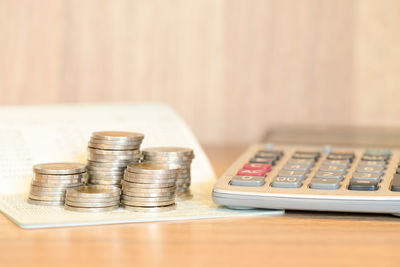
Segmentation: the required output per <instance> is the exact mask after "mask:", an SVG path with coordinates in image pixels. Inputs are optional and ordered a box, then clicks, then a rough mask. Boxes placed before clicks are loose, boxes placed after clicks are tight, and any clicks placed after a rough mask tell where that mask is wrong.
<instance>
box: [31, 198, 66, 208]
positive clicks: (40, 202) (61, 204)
mask: <svg viewBox="0 0 400 267" xmlns="http://www.w3.org/2000/svg"><path fill="white" fill-rule="evenodd" d="M27 202H28V203H29V204H33V205H40V206H63V205H64V201H60V202H53V201H42V200H35V199H30V198H28V199H27Z"/></svg>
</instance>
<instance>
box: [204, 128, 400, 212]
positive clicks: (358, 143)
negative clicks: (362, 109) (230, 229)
mask: <svg viewBox="0 0 400 267" xmlns="http://www.w3.org/2000/svg"><path fill="white" fill-rule="evenodd" d="M399 164H400V131H387V130H382V129H378V130H376V129H372V130H371V129H363V128H361V129H360V128H355V129H354V128H351V129H349V128H344V129H341V130H338V129H337V128H335V129H329V128H328V129H314V130H313V129H309V128H304V127H303V128H301V127H298V128H293V127H289V128H278V130H276V129H275V130H274V131H272V132H270V133H269V134H268V135H267V137H266V138H265V140H264V141H262V142H260V143H257V144H254V145H252V146H250V147H249V148H248V149H247V150H246V151H245V152H244V153H243V154H242V155H241V156H240V157H239V158H238V159H237V160H236V161H235V162H234V163H233V164H232V165H231V166H230V167H229V168H228V169H227V170H226V171H225V172H224V173H223V174H222V175H221V177H219V179H218V180H217V182H216V184H215V185H214V188H213V193H212V194H213V200H214V202H215V203H217V204H220V205H224V206H227V207H229V208H235V209H247V208H265V209H288V210H313V211H335V212H363V213H390V214H394V215H397V216H400V168H399Z"/></svg>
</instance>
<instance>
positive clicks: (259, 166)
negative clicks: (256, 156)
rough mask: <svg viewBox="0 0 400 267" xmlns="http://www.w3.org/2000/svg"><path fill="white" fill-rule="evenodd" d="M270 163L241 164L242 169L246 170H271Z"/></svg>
mask: <svg viewBox="0 0 400 267" xmlns="http://www.w3.org/2000/svg"><path fill="white" fill-rule="evenodd" d="M271 167H272V164H263V163H246V164H244V166H243V169H246V170H264V171H266V172H269V171H271Z"/></svg>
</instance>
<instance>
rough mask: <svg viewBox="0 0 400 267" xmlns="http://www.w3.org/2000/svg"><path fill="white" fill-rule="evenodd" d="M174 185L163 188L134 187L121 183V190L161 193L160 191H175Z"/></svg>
mask: <svg viewBox="0 0 400 267" xmlns="http://www.w3.org/2000/svg"><path fill="white" fill-rule="evenodd" d="M175 189H176V186H175V185H174V186H171V187H165V188H135V187H130V186H127V185H126V184H122V190H123V191H130V192H140V193H161V192H175Z"/></svg>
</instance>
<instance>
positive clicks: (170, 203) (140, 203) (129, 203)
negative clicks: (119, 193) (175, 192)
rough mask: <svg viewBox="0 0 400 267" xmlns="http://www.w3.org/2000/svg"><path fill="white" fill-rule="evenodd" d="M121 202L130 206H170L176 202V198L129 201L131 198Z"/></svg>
mask: <svg viewBox="0 0 400 267" xmlns="http://www.w3.org/2000/svg"><path fill="white" fill-rule="evenodd" d="M121 203H122V204H124V205H129V206H138V207H162V206H168V205H172V204H174V203H175V199H172V200H168V201H158V202H142V201H129V200H125V199H123V200H121Z"/></svg>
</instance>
